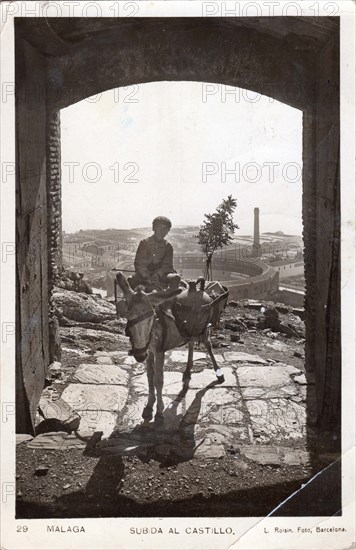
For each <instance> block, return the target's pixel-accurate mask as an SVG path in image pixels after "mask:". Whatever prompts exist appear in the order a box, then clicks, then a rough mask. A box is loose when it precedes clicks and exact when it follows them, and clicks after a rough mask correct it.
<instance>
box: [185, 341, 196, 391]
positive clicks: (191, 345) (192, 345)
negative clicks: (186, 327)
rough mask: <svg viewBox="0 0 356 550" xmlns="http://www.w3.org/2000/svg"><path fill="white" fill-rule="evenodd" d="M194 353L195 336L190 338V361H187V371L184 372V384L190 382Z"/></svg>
mask: <svg viewBox="0 0 356 550" xmlns="http://www.w3.org/2000/svg"><path fill="white" fill-rule="evenodd" d="M193 353H194V338H192V339H191V340H189V347H188V361H187V366H186V367H185V371H184V372H183V384H188V383H189V380H190V379H191V377H192V367H193Z"/></svg>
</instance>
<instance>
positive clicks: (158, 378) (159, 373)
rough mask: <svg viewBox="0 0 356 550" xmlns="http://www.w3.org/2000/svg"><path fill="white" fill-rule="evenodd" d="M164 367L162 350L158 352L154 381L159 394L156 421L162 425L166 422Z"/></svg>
mask: <svg viewBox="0 0 356 550" xmlns="http://www.w3.org/2000/svg"><path fill="white" fill-rule="evenodd" d="M163 367H164V352H162V351H159V352H156V354H155V363H154V374H153V382H154V385H155V389H156V394H157V412H156V415H155V423H156V424H158V425H162V424H163V422H164V417H163V409H164V403H163V398H162V390H163Z"/></svg>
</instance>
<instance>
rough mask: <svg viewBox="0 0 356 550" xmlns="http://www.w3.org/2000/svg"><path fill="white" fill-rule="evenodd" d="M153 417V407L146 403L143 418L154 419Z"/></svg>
mask: <svg viewBox="0 0 356 550" xmlns="http://www.w3.org/2000/svg"><path fill="white" fill-rule="evenodd" d="M152 417H153V412H152V407H148V406H147V405H146V407H145V408H144V409H143V413H142V418H143V419H144V420H152Z"/></svg>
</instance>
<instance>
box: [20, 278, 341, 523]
mask: <svg viewBox="0 0 356 550" xmlns="http://www.w3.org/2000/svg"><path fill="white" fill-rule="evenodd" d="M83 301H85V312H84V313H83V303H82V302H83ZM56 304H57V313H58V315H59V318H60V324H61V339H62V359H61V363H54V364H53V365H52V367H51V369H50V371H49V373H48V381H47V387H46V388H45V390H44V392H43V395H42V398H41V402H40V407H39V412H38V417H37V432H36V437H35V438H31V437H30V436H25V435H18V438H17V439H18V445H17V475H16V479H17V517H19V518H20V517H113V516H260V515H266V514H268V513H270V512H271V511H272V510H273V509H275V508H276V506H278V505H279V504H280V503H281V502H282V501H283V500H284V499H285V498H287V497H288V496H289V495H290V494H292V493H293V492H294V491H296V490H298V489H299V488H300V487H301V486H302V485H303V484H306V483H307V482H308V480H310V478H311V477H312V476H313V475H314V474H315V473H316V472H318V471H320V470H321V469H323V468H325V467H326V466H327V465H328V464H330V463H331V462H333V461H334V460H335V459H336V458H337V457H338V442H337V441H334V442H333V441H332V440H331V439H330V438H322V439H321V438H320V435H319V436H318V437H317V435H316V432H315V430H314V427H313V422H314V420H315V396H314V390H315V385H314V380H313V379H312V377H311V376H310V375H306V373H305V369H304V330H305V329H304V323H303V320H302V319H303V311H302V310H297V309H295V310H293V309H292V308H289V307H286V306H283V305H280V306H275V304H273V305H272V304H269V303H259V302H253V301H246V302H243V303H241V304H236V303H234V302H230V305H229V306H228V307H227V308H226V310H225V312H224V314H223V318H222V323H221V329H220V330H215V331H214V333H213V337H212V341H213V347H214V350H215V355H216V358H217V361H218V363H219V365H220V366H221V368H222V370H223V372H224V375H225V383H224V384H222V385H218V384H217V383H216V382H215V375H214V371H213V369H212V368H211V365H210V361H209V359H208V358H207V356H206V354H205V352H204V350H201V349H199V350H196V353H195V361H194V372H193V375H192V379H191V382H190V384H189V387H188V388H185V387H183V385H182V381H181V379H182V372H183V371H184V367H185V361H186V355H187V350H186V348H185V347H183V348H179V349H178V350H174V351H172V352H169V353H167V360H166V368H165V384H164V401H165V405H166V409H165V412H164V416H165V423H164V426H163V427H156V426H155V425H154V423H153V422H149V423H143V421H142V418H141V414H142V409H143V407H144V404H145V401H146V397H147V382H146V374H145V368H144V366H143V365H139V364H137V363H136V362H135V361H134V359H133V358H132V357H130V356H128V354H127V352H128V349H129V343H128V339H127V338H126V337H125V336H124V326H125V321H124V320H116V319H115V310H114V307H113V305H112V304H110V303H108V302H107V301H106V300H102V299H100V298H98V297H95V296H88V295H84V294H77V293H74V292H70V291H68V290H63V289H58V292H57V296H56ZM331 504H332V503H331ZM328 513H330V511H328ZM303 514H306V512H305V510H304V511H303ZM303 514H301V515H303ZM306 515H307V514H306Z"/></svg>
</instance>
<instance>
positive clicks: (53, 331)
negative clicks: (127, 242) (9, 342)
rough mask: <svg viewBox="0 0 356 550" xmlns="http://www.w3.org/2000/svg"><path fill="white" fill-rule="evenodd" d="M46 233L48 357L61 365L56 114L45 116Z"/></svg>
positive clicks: (59, 234) (59, 193)
mask: <svg viewBox="0 0 356 550" xmlns="http://www.w3.org/2000/svg"><path fill="white" fill-rule="evenodd" d="M46 133H47V197H48V199H47V230H48V238H49V242H48V289H49V294H50V300H49V356H50V361H51V362H53V361H60V358H61V346H60V336H59V323H58V319H57V317H56V316H55V313H54V311H55V307H54V303H53V296H52V291H53V286H54V284H55V283H56V281H57V279H58V277H59V275H60V272H61V270H62V182H61V128H60V113H59V111H50V112H49V113H48V115H47V129H46Z"/></svg>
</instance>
